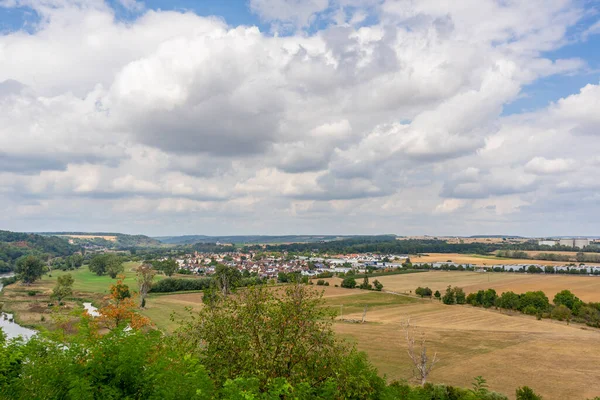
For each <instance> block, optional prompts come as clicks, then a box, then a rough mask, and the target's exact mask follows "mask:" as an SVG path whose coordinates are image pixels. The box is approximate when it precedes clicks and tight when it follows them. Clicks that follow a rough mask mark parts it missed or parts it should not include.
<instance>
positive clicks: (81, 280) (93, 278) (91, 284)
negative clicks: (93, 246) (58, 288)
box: [41, 262, 164, 294]
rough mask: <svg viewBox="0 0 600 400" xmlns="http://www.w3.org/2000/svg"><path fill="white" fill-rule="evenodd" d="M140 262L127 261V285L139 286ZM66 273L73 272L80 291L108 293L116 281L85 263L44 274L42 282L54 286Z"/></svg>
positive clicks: (125, 273) (158, 277)
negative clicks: (74, 268) (137, 270)
mask: <svg viewBox="0 0 600 400" xmlns="http://www.w3.org/2000/svg"><path fill="white" fill-rule="evenodd" d="M139 264H140V263H138V262H126V263H125V264H124V267H125V270H124V272H123V275H125V281H124V282H125V283H126V284H127V285H129V287H132V288H135V287H136V286H137V283H136V280H135V271H134V270H133V269H134V268H135V267H137V266H138V265H139ZM65 274H71V275H72V276H73V279H75V283H74V284H73V290H75V291H79V292H91V293H100V294H108V291H109V287H110V285H112V284H114V283H115V282H116V279H113V278H111V277H110V276H108V275H103V276H98V275H96V274H95V273H93V272H91V271H90V270H89V269H88V267H87V265H84V266H83V267H81V268H79V269H77V270H73V271H58V270H56V271H52V274H51V275H52V276H48V275H44V276H43V278H42V280H41V282H43V283H47V284H49V285H45V286H49V287H52V286H54V282H56V279H57V278H58V277H59V276H61V275H65ZM162 278H164V276H163V275H157V276H156V277H155V278H154V279H155V280H159V279H162Z"/></svg>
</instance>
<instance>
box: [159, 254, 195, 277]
mask: <svg viewBox="0 0 600 400" xmlns="http://www.w3.org/2000/svg"><path fill="white" fill-rule="evenodd" d="M152 265H153V266H154V268H156V269H157V270H158V271H161V272H162V273H164V274H165V275H166V276H171V275H173V274H174V273H175V272H177V271H178V270H179V264H177V261H175V260H173V259H172V258H167V259H166V260H162V261H153V262H152ZM186 271H187V270H186Z"/></svg>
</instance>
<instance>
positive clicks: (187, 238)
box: [154, 235, 393, 244]
mask: <svg viewBox="0 0 600 400" xmlns="http://www.w3.org/2000/svg"><path fill="white" fill-rule="evenodd" d="M390 236H393V235H390ZM365 237H366V238H369V237H370V236H355V235H279V236H269V235H245V236H244V235H241V236H240V235H237V236H235V235H234V236H205V235H184V236H160V237H155V238H154V239H156V240H159V241H160V242H162V243H164V244H196V243H217V242H220V243H232V244H287V243H323V242H331V241H334V240H342V239H355V238H365Z"/></svg>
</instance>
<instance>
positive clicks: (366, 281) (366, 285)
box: [359, 275, 373, 290]
mask: <svg viewBox="0 0 600 400" xmlns="http://www.w3.org/2000/svg"><path fill="white" fill-rule="evenodd" d="M359 288H360V289H364V290H371V289H373V286H371V284H370V283H369V277H368V276H366V275H365V278H364V279H363V283H361V284H360V286H359Z"/></svg>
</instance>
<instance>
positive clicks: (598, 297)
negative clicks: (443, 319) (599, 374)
mask: <svg viewBox="0 0 600 400" xmlns="http://www.w3.org/2000/svg"><path fill="white" fill-rule="evenodd" d="M331 279H338V278H331ZM377 279H378V280H379V281H380V282H381V283H383V289H384V290H389V291H393V292H398V293H411V292H412V293H414V291H415V289H416V288H417V287H419V286H422V287H425V286H428V287H430V288H431V290H433V291H434V292H435V291H436V290H439V291H440V293H444V291H445V290H446V287H447V286H448V285H452V286H459V287H461V288H463V289H464V291H465V292H466V293H467V294H468V293H471V292H476V291H478V290H480V289H490V288H491V289H495V290H496V291H497V292H498V294H500V293H502V292H507V291H510V290H512V291H513V292H515V293H524V292H527V291H530V290H531V291H534V290H541V291H543V292H544V293H546V296H548V298H550V300H551V301H552V298H553V297H554V295H555V294H556V293H558V292H560V291H561V290H564V289H568V290H570V291H572V292H573V293H575V295H577V297H579V298H580V299H582V300H583V301H587V302H590V301H594V302H597V301H600V277H596V276H572V275H544V274H522V273H507V272H466V271H428V272H420V273H418V274H403V275H388V276H382V277H378V278H377ZM371 280H373V278H371ZM339 282H341V280H337V281H335V283H337V284H339ZM331 284H333V283H331Z"/></svg>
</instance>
